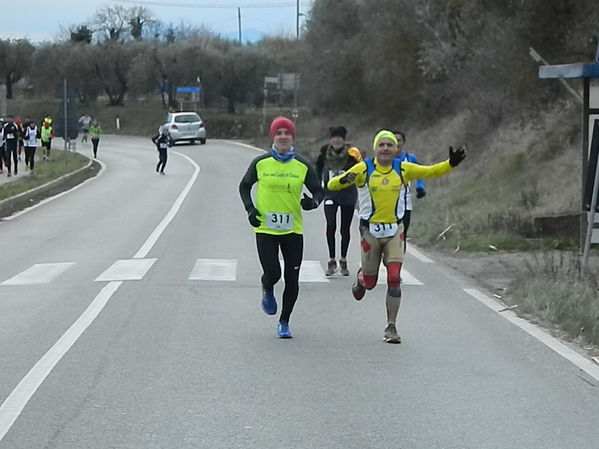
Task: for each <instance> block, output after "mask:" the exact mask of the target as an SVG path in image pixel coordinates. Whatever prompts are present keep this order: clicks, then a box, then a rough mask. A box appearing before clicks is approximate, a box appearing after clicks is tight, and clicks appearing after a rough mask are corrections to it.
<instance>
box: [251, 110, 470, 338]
mask: <svg viewBox="0 0 599 449" xmlns="http://www.w3.org/2000/svg"><path fill="white" fill-rule="evenodd" d="M329 133H330V140H329V143H328V144H327V145H325V146H323V147H322V148H321V150H320V154H319V157H318V160H317V163H316V168H314V167H313V166H312V165H311V164H310V162H308V161H307V160H306V159H305V158H304V157H302V156H301V155H300V154H298V153H297V152H296V149H295V147H294V145H293V143H294V140H295V137H296V127H295V124H294V123H293V121H291V120H290V119H288V118H286V117H277V118H275V119H274V120H273V122H272V123H271V126H270V138H271V140H272V146H271V148H270V151H268V152H267V153H265V154H263V155H260V156H258V157H256V158H255V159H254V160H253V161H252V162H251V164H250V166H249V167H248V169H247V171H246V173H245V175H244V176H243V178H242V180H241V182H240V184H239V192H240V195H241V200H242V202H243V205H244V208H245V210H246V212H247V216H248V221H249V222H250V224H251V226H252V227H253V228H254V230H255V234H256V245H257V250H258V258H259V260H260V264H261V267H262V271H263V273H262V277H261V284H262V298H261V305H262V309H263V310H264V312H265V313H266V314H268V315H276V314H277V310H278V305H277V299H276V297H275V293H274V286H275V284H276V283H277V282H278V281H279V280H280V279H281V275H282V273H281V265H280V262H279V251H280V253H281V254H282V257H283V263H284V269H283V278H284V283H285V287H284V290H283V298H282V308H281V312H280V315H279V321H278V325H277V336H278V337H279V338H292V332H291V330H290V327H289V319H290V316H291V313H292V311H293V308H294V305H295V303H296V300H297V298H298V294H299V271H300V267H301V263H302V258H303V226H302V210H305V211H308V210H312V209H316V208H317V207H318V206H319V205H320V204H321V203H323V202H324V211H325V217H326V239H327V245H328V250H329V261H328V263H327V270H326V274H327V275H328V276H331V275H333V274H334V273H335V272H336V271H337V270H339V273H340V274H341V275H343V276H349V275H350V272H349V269H348V266H347V251H348V247H349V242H350V228H351V223H352V217H353V214H354V210H355V206H356V204H357V205H358V216H359V219H360V223H359V230H360V238H361V242H360V262H361V266H360V268H359V269H358V271H357V273H356V277H355V280H354V282H353V285H352V288H351V291H352V294H353V296H354V298H355V299H356V300H358V301H359V300H361V299H362V298H363V297H364V295H365V294H366V291H367V290H372V289H373V288H374V287H375V286H376V284H377V280H378V273H379V267H380V264H381V261H382V262H383V264H384V265H385V267H386V268H387V293H386V310H387V325H386V327H385V330H384V333H383V340H384V341H385V342H387V343H401V337H400V335H399V334H398V331H397V315H398V313H399V308H400V304H401V287H400V282H401V268H402V265H403V260H404V253H405V248H406V247H405V236H406V232H407V228H408V226H409V220H410V213H409V211H411V209H412V207H411V193H410V188H409V185H410V182H411V181H416V195H417V198H422V197H424V196H425V195H426V192H425V190H424V181H423V179H424V178H436V177H440V176H443V175H445V174H447V173H449V172H451V171H452V170H453V168H455V167H457V166H458V165H459V164H460V162H462V160H463V159H464V158H465V157H466V148H465V147H464V146H462V147H460V148H458V149H456V150H454V149H453V147H449V158H448V159H447V160H445V161H443V162H439V163H437V164H434V165H430V166H425V165H419V164H418V163H417V160H416V158H415V157H414V155H412V154H410V153H407V152H405V150H404V146H405V140H406V139H405V134H404V133H402V132H401V131H398V130H388V129H382V130H379V131H378V132H377V133H376V135H375V136H374V139H373V143H372V146H373V150H374V153H375V156H374V157H371V158H363V156H362V153H361V152H360V150H359V149H358V148H356V147H355V146H353V145H351V144H349V143H346V135H347V130H346V129H345V128H344V127H342V126H339V127H332V128H330V129H329ZM254 184H256V185H257V188H256V194H255V202H254V199H253V198H252V195H251V190H252V187H253V185H254ZM304 186H305V187H306V188H307V189H308V191H309V192H310V194H311V196H310V195H307V194H305V193H304V194H303V196H302V191H303V188H304ZM338 209H339V210H340V212H341V221H340V234H341V251H340V259H339V264H337V260H336V248H335V246H336V245H335V234H336V230H337V210H338ZM406 212H407V214H406Z"/></svg>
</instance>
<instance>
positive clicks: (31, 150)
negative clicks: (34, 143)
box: [25, 147, 36, 170]
mask: <svg viewBox="0 0 599 449" xmlns="http://www.w3.org/2000/svg"><path fill="white" fill-rule="evenodd" d="M35 149H36V147H25V166H26V167H29V169H30V170H33V166H34V164H35Z"/></svg>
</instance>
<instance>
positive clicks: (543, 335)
mask: <svg viewBox="0 0 599 449" xmlns="http://www.w3.org/2000/svg"><path fill="white" fill-rule="evenodd" d="M464 291H465V292H466V293H468V294H469V295H470V296H472V297H473V298H476V299H477V300H479V301H480V302H481V303H483V304H484V305H485V306H487V307H488V308H489V309H491V310H493V311H494V312H499V311H500V310H502V309H504V308H505V306H504V305H502V304H499V303H498V302H497V301H495V300H493V299H492V298H490V297H489V296H487V295H485V294H483V293H481V292H479V291H478V290H476V289H473V288H465V289H464ZM500 315H501V316H502V317H503V318H505V319H506V320H508V321H509V322H511V323H512V324H515V325H516V326H518V327H519V328H520V329H522V330H523V331H524V332H526V333H528V334H529V335H531V336H533V337H534V338H536V339H537V340H539V341H540V342H541V343H543V344H544V345H545V346H547V347H548V348H550V349H552V350H553V351H555V352H557V353H558V354H559V355H561V356H562V357H563V358H565V359H566V360H568V361H570V362H571V363H573V364H574V365H576V366H577V367H578V368H580V369H581V370H583V371H584V372H585V373H587V374H588V375H589V376H591V377H593V378H594V379H595V380H597V381H599V366H597V365H595V364H594V363H593V362H592V361H590V360H588V359H586V358H585V357H583V356H582V355H580V354H579V353H577V352H576V351H574V350H573V349H570V348H569V347H567V346H566V345H565V344H563V343H562V342H560V341H559V340H558V339H556V338H555V337H552V336H551V335H549V334H548V333H547V332H545V331H544V330H542V329H540V328H539V327H537V326H535V325H534V324H531V323H530V322H528V321H526V320H524V319H522V318H520V317H518V315H516V314H515V313H514V312H512V311H510V310H506V311H505V312H501V313H500Z"/></svg>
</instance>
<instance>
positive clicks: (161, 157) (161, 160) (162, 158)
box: [156, 148, 168, 172]
mask: <svg viewBox="0 0 599 449" xmlns="http://www.w3.org/2000/svg"><path fill="white" fill-rule="evenodd" d="M167 159H168V156H167V154H166V148H160V149H158V165H156V171H159V172H163V171H164V167H166V161H167Z"/></svg>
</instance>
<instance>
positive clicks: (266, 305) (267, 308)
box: [262, 288, 277, 315]
mask: <svg viewBox="0 0 599 449" xmlns="http://www.w3.org/2000/svg"><path fill="white" fill-rule="evenodd" d="M262 310H264V313H265V314H267V315H274V314H276V313H277V300H276V299H275V295H274V293H273V291H272V290H266V289H265V288H263V289H262Z"/></svg>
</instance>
